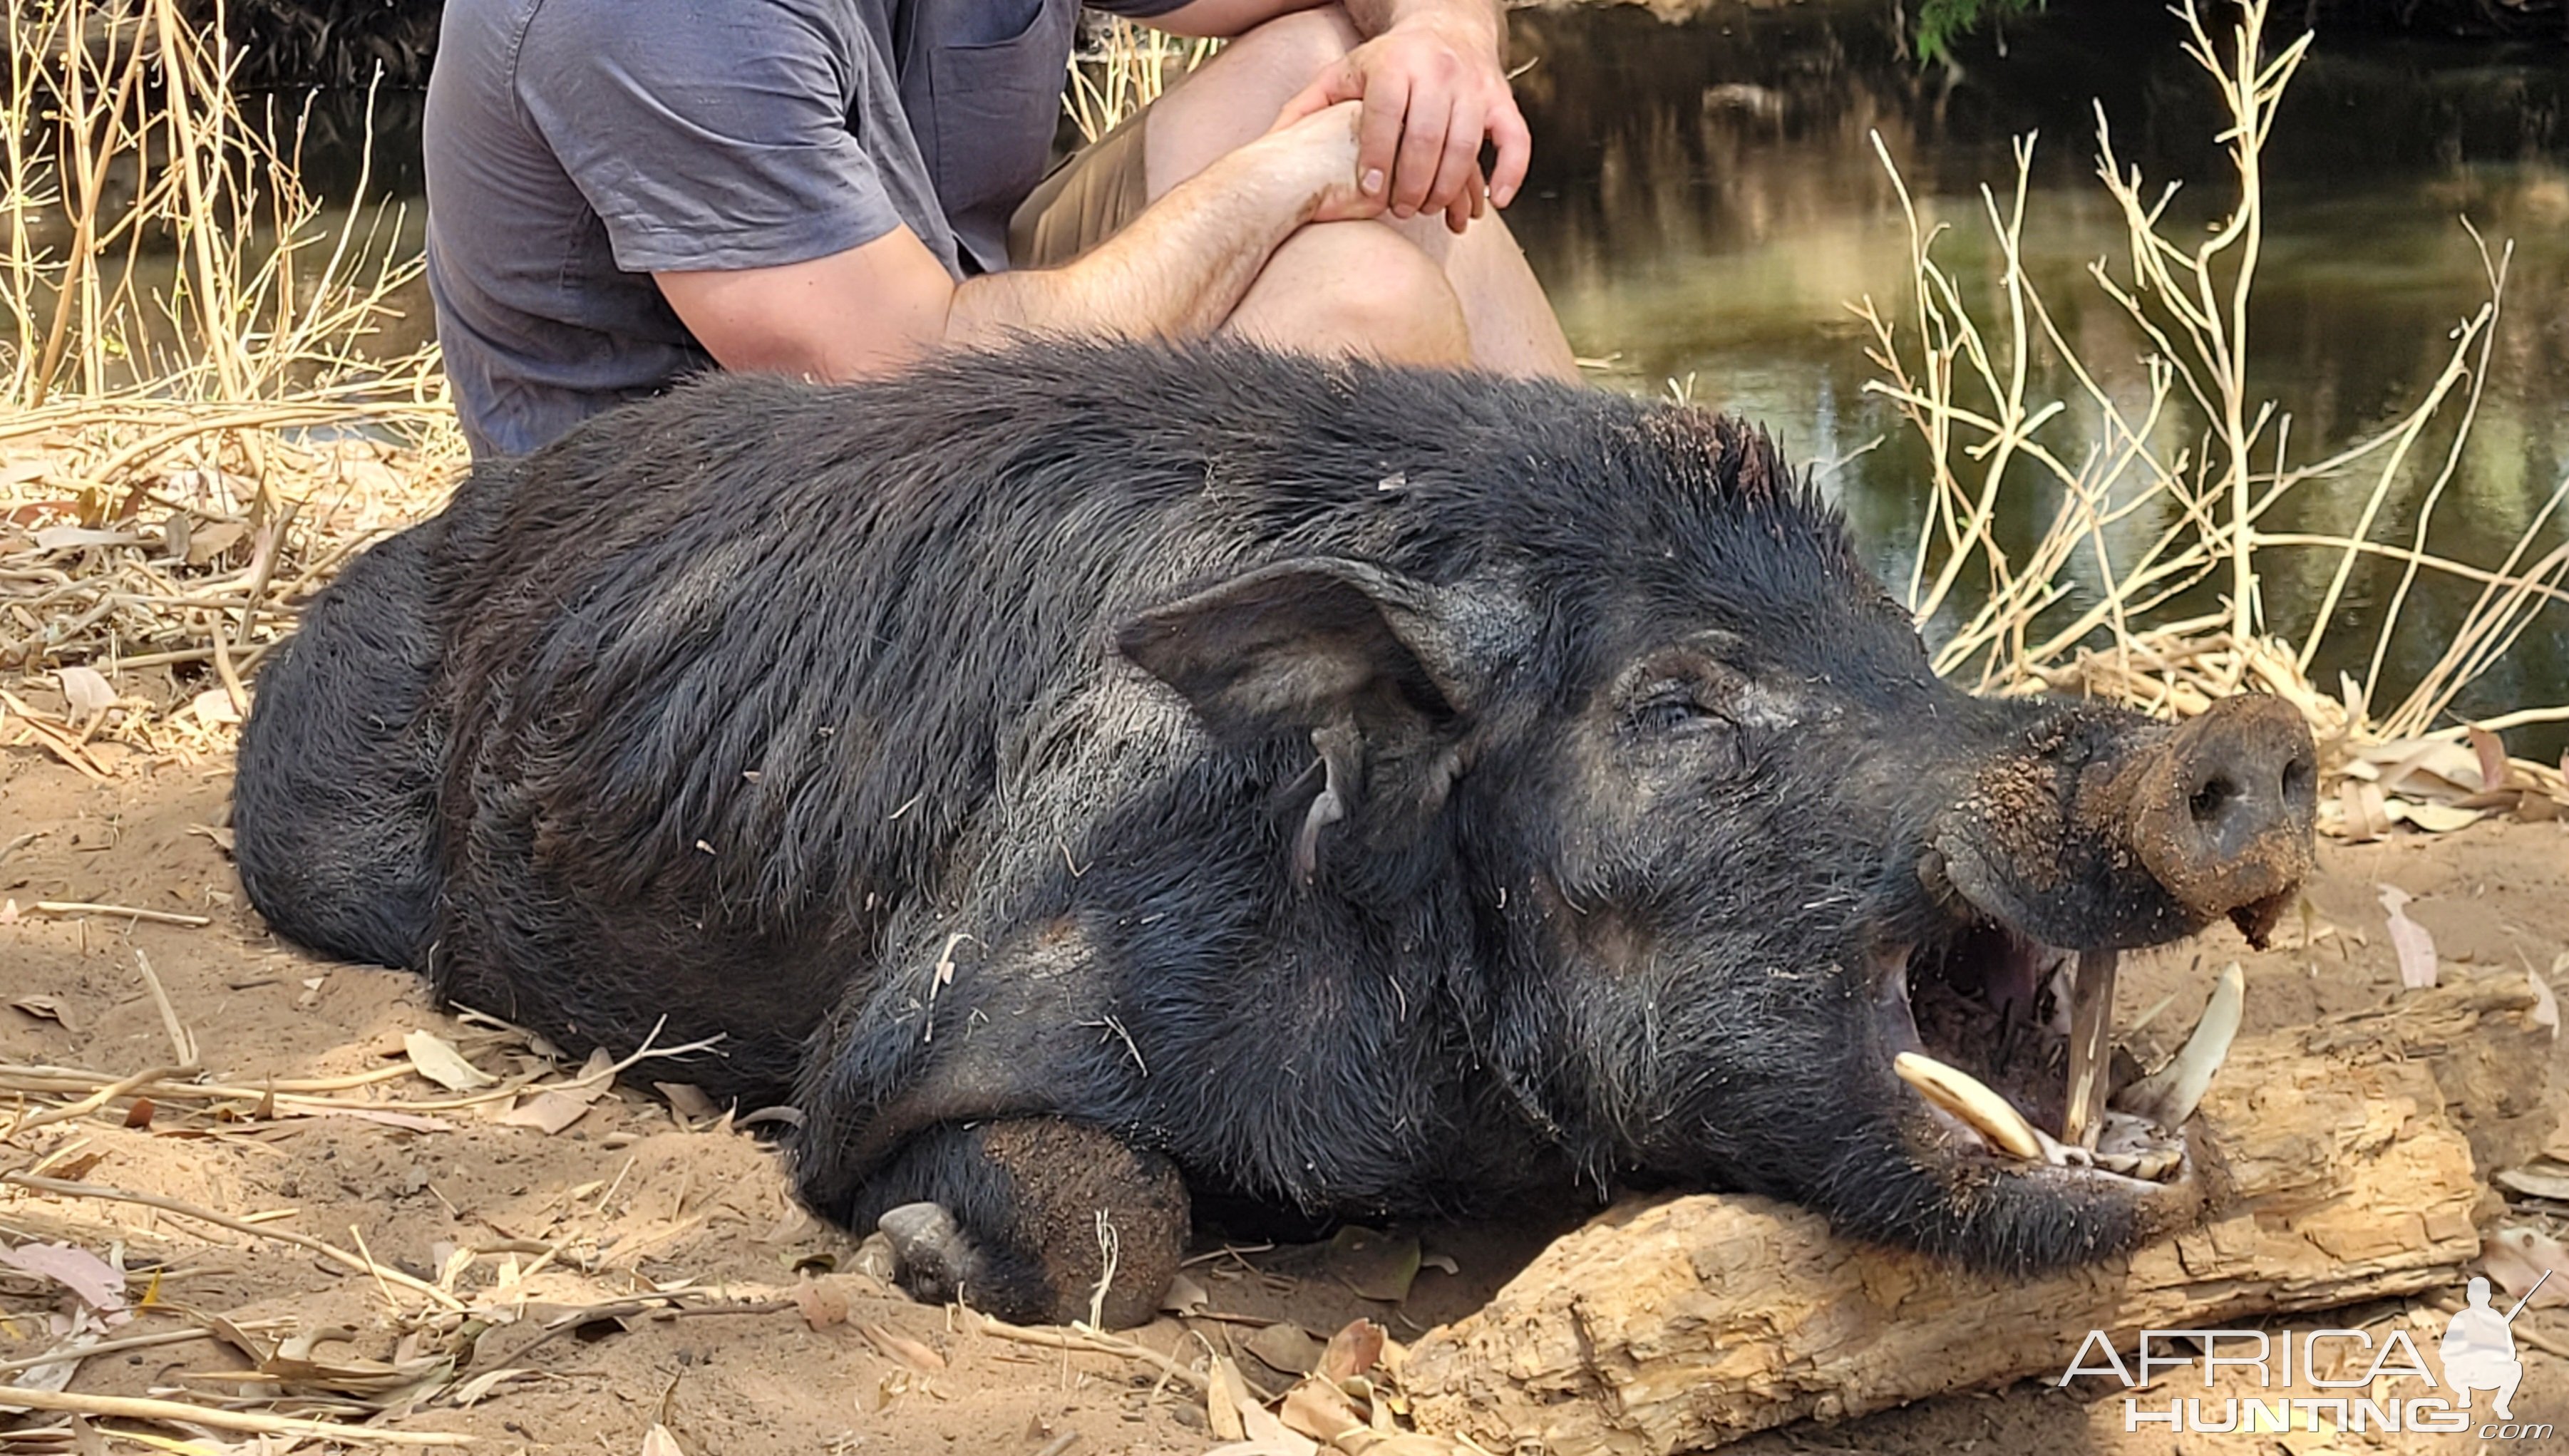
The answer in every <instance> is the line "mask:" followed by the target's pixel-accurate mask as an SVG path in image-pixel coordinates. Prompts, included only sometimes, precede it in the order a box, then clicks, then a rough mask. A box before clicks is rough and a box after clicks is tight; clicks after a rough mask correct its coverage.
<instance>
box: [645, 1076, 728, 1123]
mask: <svg viewBox="0 0 2569 1456" xmlns="http://www.w3.org/2000/svg"><path fill="white" fill-rule="evenodd" d="M651 1085H652V1087H654V1088H655V1089H657V1090H658V1092H659V1094H660V1095H661V1096H663V1097H666V1098H668V1099H669V1110H670V1111H672V1112H675V1113H676V1114H678V1116H680V1117H683V1118H685V1119H687V1120H688V1121H690V1122H703V1121H705V1120H706V1119H708V1118H716V1117H720V1116H722V1109H721V1108H720V1107H717V1106H715V1105H714V1100H713V1099H712V1098H710V1097H708V1096H706V1095H705V1089H703V1088H702V1087H699V1086H697V1085H696V1084H694V1083H693V1082H654V1083H652V1084H651Z"/></svg>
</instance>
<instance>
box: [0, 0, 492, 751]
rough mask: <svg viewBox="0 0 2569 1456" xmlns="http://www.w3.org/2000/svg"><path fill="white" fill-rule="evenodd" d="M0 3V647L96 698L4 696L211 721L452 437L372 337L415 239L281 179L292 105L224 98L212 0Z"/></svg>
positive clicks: (423, 385) (182, 729) (151, 733)
mask: <svg viewBox="0 0 2569 1456" xmlns="http://www.w3.org/2000/svg"><path fill="white" fill-rule="evenodd" d="M8 25H9V31H8V34H7V37H6V43H5V44H6V66H7V71H6V75H5V78H0V84H5V91H0V114H5V118H6V122H7V125H6V127H5V129H0V232H4V233H5V245H0V306H5V309H6V321H5V327H0V674H8V675H17V676H20V677H23V678H33V679H37V681H38V684H39V685H41V686H43V687H47V688H54V689H58V690H60V691H61V692H62V693H63V695H64V697H65V698H66V699H67V708H78V707H79V705H80V704H81V703H82V701H83V700H84V698H85V694H84V693H83V692H82V691H81V690H80V689H78V688H76V687H74V686H73V685H72V684H69V683H66V682H63V681H61V680H60V679H59V677H57V676H56V674H57V673H58V671H59V669H62V668H65V667H73V666H88V667H91V668H94V669H96V670H97V671H99V672H101V673H103V674H104V675H105V676H106V677H107V679H108V680H109V681H110V682H111V683H112V684H113V688H114V692H115V695H116V698H117V702H116V703H115V705H114V706H113V707H112V708H110V709H109V710H108V711H107V712H105V713H103V714H89V713H85V712H74V711H66V712H63V713H53V712H50V711H47V712H41V713H38V712H31V711H30V710H29V709H28V707H27V704H26V702H25V701H24V699H21V700H20V701H19V702H18V704H17V710H18V713H19V716H20V717H21V718H22V719H24V718H34V719H37V720H40V721H50V722H51V724H52V726H54V727H56V728H61V729H70V730H72V731H73V732H74V733H75V735H76V736H78V737H81V738H87V737H90V736H94V735H97V734H101V733H104V734H107V735H109V736H115V737H124V738H126V739H128V740H129V741H135V742H142V743H146V744H150V745H153V746H160V747H168V746H171V745H172V744H173V743H176V744H178V745H180V746H186V745H187V744H189V743H192V742H197V741H202V740H210V739H213V738H218V737H219V736H220V735H221V734H222V732H223V731H224V729H225V727H226V724H227V720H229V719H236V717H237V714H238V712H239V710H240V709H241V708H242V707H243V706H244V705H245V699H244V697H243V694H242V691H241V689H240V687H239V674H240V672H241V671H242V670H244V669H246V668H247V667H248V666H249V665H250V663H251V662H252V661H254V660H255V658H256V656H257V654H258V653H259V651H261V650H262V649H263V648H264V647H265V646H266V645H267V644H269V643H270V642H272V641H274V640H275V638H276V636H277V635H278V633H279V632H280V631H281V630H282V629H283V627H284V625H285V623H286V622H287V621H288V620H289V619H290V616H291V613H292V611H293V609H294V607H295V606H296V605H297V604H298V603H299V602H300V601H301V600H302V599H303V598H304V597H305V596H306V595H308V594H309V593H310V592H311V591H312V590H314V589H315V588H316V587H317V586H318V585H319V584H320V583H321V581H323V580H324V579H326V577H327V575H328V574H329V572H330V571H331V570H332V569H333V568H334V567H335V566H336V565H337V563H338V562H339V561H340V560H342V559H344V558H345V557H346V556H347V555H348V554H349V553H350V552H351V551H353V550H354V549H356V548H357V547H358V546H362V545H363V544H365V543H366V542H367V541H369V540H371V539H372V538H373V537H374V536H376V535H379V534H380V533H381V532H383V531H384V530H386V529H388V528H391V527H394V526H398V525H400V524H402V523H403V522H406V521H409V520H414V519H416V518H418V517H419V516H421V515H423V514H425V513H427V512H428V511H430V510H432V509H434V507H435V505H436V504H437V502H438V501H439V500H441V499H442V497H443V493H444V490H445V488H446V486H447V484H448V483H449V481H450V480H451V479H452V477H453V474H454V473H455V471H456V469H457V468H458V467H459V465H460V463H461V459H462V445H461V441H460V436H459V435H458V432H457V430H456V427H455V424H454V418H453V411H452V410H451V409H450V408H448V406H447V402H446V398H445V386H444V382H443V379H442V376H441V375H440V373H439V370H438V367H437V359H436V355H435V352H434V350H433V349H427V348H422V349H418V350H410V351H399V352H394V353H391V354H389V355H388V356H382V357H379V356H378V352H377V350H376V348H375V345H376V343H377V342H378V340H379V336H380V335H381V333H382V331H383V329H384V327H385V325H386V324H388V323H390V322H392V321H393V320H394V317H395V315H396V312H397V309H398V304H397V303H396V301H395V300H396V298H397V296H398V295H400V294H401V293H402V292H403V290H405V289H407V288H413V287H414V285H415V282H416V279H417V277H418V275H419V270H420V267H421V259H420V257H419V255H418V252H417V250H416V248H405V247H402V246H399V245H398V244H397V238H398V236H399V234H400V231H401V222H402V221H403V219H402V217H401V216H400V214H399V213H398V212H397V211H394V210H390V209H387V208H383V207H378V206H370V205H368V204H367V203H366V201H365V199H364V197H363V195H362V191H363V187H362V185H361V187H360V192H361V195H360V196H359V197H358V198H356V199H354V200H353V202H352V203H351V204H350V205H348V206H347V208H346V210H345V211H343V212H341V211H333V210H330V209H327V208H325V207H324V205H323V204H322V202H321V201H320V200H318V199H316V198H314V197H313V196H311V195H310V194H309V193H307V192H306V191H305V190H304V189H303V186H302V184H301V183H300V182H299V181H298V176H297V158H296V156H295V155H294V142H293V139H294V137H295V136H296V134H297V133H296V128H295V126H294V125H293V119H291V118H286V119H284V120H283V121H281V122H279V123H277V124H276V125H274V126H272V127H271V126H254V125H252V124H251V122H250V119H249V118H247V117H245V116H244V115H243V113H242V111H241V109H240V107H239V106H238V104H237V103H236V100H235V98H234V97H233V94H232V93H231V91H230V89H229V88H228V86H227V85H226V73H227V67H228V60H227V58H226V56H225V55H224V54H223V51H222V48H221V44H220V42H219V41H218V40H217V39H215V38H216V37H219V36H220V34H221V29H220V15H219V7H217V13H216V14H215V16H214V17H213V19H212V21H211V23H210V24H209V25H207V26H206V27H204V28H202V29H198V28H195V27H192V26H191V25H190V24H189V23H188V22H187V21H185V20H184V19H183V18H182V16H181V15H180V13H179V11H178V9H177V7H176V5H175V3H174V0H36V3H33V4H30V5H24V6H18V7H13V8H12V10H11V12H10V16H9V20H8ZM208 668H210V669H212V672H211V673H210V675H209V674H208V673H207V671H206V669H208ZM156 670H157V671H156ZM209 686H219V687H221V688H222V692H221V694H220V697H219V698H218V699H212V698H206V699H200V697H199V696H198V694H197V693H196V689H199V688H206V687H209ZM75 718H80V719H85V720H87V721H81V722H75V721H73V720H74V719H75Z"/></svg>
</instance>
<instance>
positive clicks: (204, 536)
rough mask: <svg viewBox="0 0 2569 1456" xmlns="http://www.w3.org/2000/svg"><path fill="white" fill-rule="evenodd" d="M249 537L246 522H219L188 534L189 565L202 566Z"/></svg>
mask: <svg viewBox="0 0 2569 1456" xmlns="http://www.w3.org/2000/svg"><path fill="white" fill-rule="evenodd" d="M248 536H249V523H247V522H245V521H217V522H215V523H214V524H213V525H211V526H208V527H205V528H204V529H203V530H201V531H190V532H188V533H187V564H188V565H190V566H202V565H207V564H209V563H211V562H212V560H213V559H214V557H216V556H219V555H221V554H222V553H223V552H225V551H227V550H230V549H231V548H232V547H233V546H238V545H240V544H241V542H242V541H243V540H245V539H246V538H247V537H248Z"/></svg>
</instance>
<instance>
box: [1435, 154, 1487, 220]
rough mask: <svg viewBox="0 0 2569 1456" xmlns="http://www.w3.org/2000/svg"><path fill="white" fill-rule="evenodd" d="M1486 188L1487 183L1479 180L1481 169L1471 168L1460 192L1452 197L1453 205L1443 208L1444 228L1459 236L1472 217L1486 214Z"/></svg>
mask: <svg viewBox="0 0 2569 1456" xmlns="http://www.w3.org/2000/svg"><path fill="white" fill-rule="evenodd" d="M1488 190H1489V188H1488V184H1487V183H1485V182H1482V181H1481V170H1480V169H1479V168H1478V167H1475V168H1473V169H1472V172H1471V176H1470V178H1469V179H1468V180H1467V181H1466V182H1465V183H1464V187H1463V190H1462V192H1461V193H1460V194H1458V195H1457V196H1456V197H1455V198H1454V203H1453V205H1452V206H1449V207H1447V208H1446V209H1445V229H1446V230H1447V231H1448V232H1451V233H1453V234H1454V235H1456V236H1457V237H1459V236H1461V235H1462V233H1463V229H1464V228H1465V227H1466V226H1468V225H1470V223H1471V221H1472V219H1473V218H1475V217H1479V216H1482V215H1484V214H1486V213H1487V212H1488V210H1489V207H1488V204H1487V201H1486V198H1487V196H1488Z"/></svg>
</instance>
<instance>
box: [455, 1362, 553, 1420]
mask: <svg viewBox="0 0 2569 1456" xmlns="http://www.w3.org/2000/svg"><path fill="white" fill-rule="evenodd" d="M542 1374H543V1372H542V1371H540V1370H532V1369H528V1368H526V1367H524V1366H520V1365H508V1366H504V1367H502V1368H500V1369H497V1370H485V1371H483V1372H482V1373H481V1374H479V1375H476V1376H474V1377H473V1378H472V1379H470V1380H467V1381H465V1382H464V1383H463V1384H461V1385H458V1386H456V1387H455V1397H454V1398H455V1403H456V1404H457V1405H460V1406H464V1407H466V1408H468V1409H469V1408H471V1407H472V1406H475V1405H479V1404H481V1403H482V1402H483V1401H485V1400H488V1399H490V1398H491V1392H492V1391H494V1390H497V1389H498V1388H500V1387H501V1386H503V1385H506V1384H508V1383H510V1382H511V1381H513V1380H532V1379H536V1378H538V1377H540V1376H541V1375H542Z"/></svg>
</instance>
